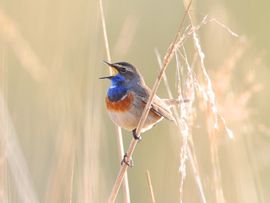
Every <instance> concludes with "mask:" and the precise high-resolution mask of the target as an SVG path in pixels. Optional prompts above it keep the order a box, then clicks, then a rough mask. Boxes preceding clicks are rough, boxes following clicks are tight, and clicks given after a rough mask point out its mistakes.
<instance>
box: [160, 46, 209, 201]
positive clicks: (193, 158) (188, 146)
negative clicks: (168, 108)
mask: <svg viewBox="0 0 270 203" xmlns="http://www.w3.org/2000/svg"><path fill="white" fill-rule="evenodd" d="M156 56H157V60H158V63H159V66H160V68H162V64H161V58H160V54H159V52H158V51H157V50H156ZM175 56H176V62H177V63H176V64H177V70H178V77H179V78H180V75H181V74H180V67H179V66H180V64H179V63H180V62H179V59H178V56H177V54H175ZM185 60H187V58H186V57H185ZM186 63H187V61H186ZM187 67H188V69H190V67H189V64H187ZM189 72H191V71H190V70H189ZM163 80H164V84H165V87H166V90H167V93H168V95H169V98H170V99H173V96H172V91H171V88H170V86H169V83H168V79H167V76H166V74H164V77H163ZM181 82H182V81H180V80H179V81H178V83H179V85H178V86H179V89H182V86H181ZM192 89H193V88H192ZM192 91H193V90H192ZM181 92H182V91H181V90H179V91H178V93H179V96H180V98H181V100H182V101H184V98H183V96H182V93H181ZM192 99H193V98H192ZM190 102H191V101H190ZM190 105H191V104H190ZM184 108H185V107H184ZM173 113H174V116H175V118H176V122H177V126H178V129H179V131H180V132H181V134H184V132H182V130H181V129H182V128H181V125H183V124H181V119H180V116H179V114H178V110H177V108H176V107H174V108H173ZM187 116H188V115H187ZM182 120H183V119H182ZM182 122H185V121H182ZM189 131H190V130H189ZM189 133H191V132H189ZM186 138H187V137H186ZM186 138H185V137H183V139H186ZM188 141H189V143H188ZM184 144H185V145H184ZM184 144H183V147H182V149H185V150H182V151H183V154H182V155H183V156H182V158H181V159H182V160H181V166H180V172H181V174H182V179H181V182H180V202H182V200H183V184H184V179H185V176H186V171H185V168H186V167H185V162H186V158H188V160H189V161H190V164H191V169H192V172H193V176H194V180H195V183H196V185H197V188H198V192H199V196H200V200H201V202H202V203H206V202H207V201H206V197H205V194H204V190H203V186H202V182H201V178H200V175H199V170H198V165H197V164H196V156H195V154H192V151H191V147H193V144H192V142H191V139H188V140H186V142H185V143H184ZM184 157H186V158H184Z"/></svg>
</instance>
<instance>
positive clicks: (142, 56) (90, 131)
mask: <svg viewBox="0 0 270 203" xmlns="http://www.w3.org/2000/svg"><path fill="white" fill-rule="evenodd" d="M0 2H1V3H0V91H1V92H0V93H1V95H2V96H3V97H4V102H3V103H1V102H0V103H1V115H2V116H3V118H5V116H7V114H5V110H8V115H9V116H10V118H11V121H7V120H5V122H11V123H12V124H13V125H14V129H15V132H16V134H14V135H13V136H15V138H16V139H18V146H19V147H20V148H21V151H22V154H21V155H22V158H23V160H24V159H25V162H26V165H27V167H26V168H28V169H29V179H30V182H32V186H33V188H32V189H33V192H34V194H36V196H37V198H38V200H39V202H57V203H60V202H80V203H81V202H106V201H107V198H108V196H109V194H110V191H111V188H112V186H113V184H114V181H115V178H116V175H117V173H118V170H119V163H120V161H119V159H118V155H117V154H118V153H117V144H116V136H115V132H114V126H113V123H112V122H111V121H110V120H109V118H108V116H107V114H106V112H105V105H104V97H105V94H106V89H107V87H108V86H109V84H108V82H104V81H99V80H98V77H100V76H103V75H107V74H108V70H107V67H106V66H104V65H103V64H102V63H101V61H102V60H103V59H105V58H106V55H105V48H104V41H103V36H102V27H101V19H100V12H99V5H98V1H94V0H91V1H86V0H77V1H74V0H73V1H71V0H54V1H52V0H38V1H33V0H24V1H13V0H1V1H0ZM193 3H194V4H195V6H194V7H193V10H192V12H194V13H195V14H196V16H197V23H199V22H200V21H201V20H202V18H203V17H204V16H205V15H209V17H211V18H215V19H217V20H218V21H220V22H222V23H224V24H225V25H226V26H228V27H229V28H231V29H232V30H233V31H234V32H236V33H238V34H239V35H240V38H239V39H236V38H234V37H232V36H231V35H230V34H229V33H228V32H226V31H225V30H224V29H222V28H221V27H220V26H218V25H216V24H214V23H209V24H206V25H204V26H203V27H202V28H201V29H200V31H199V32H198V33H199V36H200V39H201V42H202V47H203V49H204V51H205V54H206V66H207V68H208V71H209V73H210V76H211V79H212V80H213V84H214V87H215V88H216V89H215V91H216V93H217V101H218V103H219V107H220V109H221V113H222V114H223V115H224V118H225V120H226V121H227V123H228V125H229V127H231V129H232V130H233V131H234V133H235V139H234V140H229V139H228V138H226V136H225V135H221V136H220V137H219V138H218V141H217V143H218V156H219V163H220V165H219V167H220V173H221V180H222V183H221V185H222V188H223V193H224V197H225V200H226V202H230V203H234V202H235V203H236V202H241V203H243V202H252V203H256V202H270V195H269V192H268V190H269V187H270V174H269V171H270V170H269V169H270V158H269V152H270V129H269V127H268V126H269V124H270V123H269V114H270V110H269V108H268V104H269V97H270V95H269V91H268V89H267V86H268V85H269V78H268V77H269V74H270V71H269V64H270V60H269V58H270V55H269V53H270V42H269V39H268V38H269V35H270V28H269V26H267V25H266V24H267V22H268V20H269V19H270V16H269V15H270V14H269V12H268V11H267V9H268V8H269V4H270V3H269V2H268V1H259V2H255V1H254V2H253V1H243V0H240V1H224V0H223V1H204V2H199V1H194V2H193ZM104 7H105V17H106V24H107V29H108V38H109V43H110V47H111V53H112V59H113V61H129V62H131V63H133V64H134V65H136V66H137V67H138V68H139V69H140V71H141V73H142V74H143V75H144V77H145V80H146V81H147V84H148V85H149V86H150V87H151V86H152V84H153V82H154V80H155V77H156V76H157V73H158V63H157V59H156V57H155V53H154V49H155V48H157V49H158V50H159V51H160V52H161V53H162V55H163V54H164V53H165V52H166V50H167V48H168V46H169V44H170V43H171V41H172V39H173V37H174V35H175V33H176V31H177V28H178V25H179V22H180V19H181V18H182V17H183V4H182V2H181V1H171V2H164V1H154V0H151V1H142V0H139V1H104ZM187 24H188V21H187V23H186V25H187ZM14 30H15V31H14ZM14 33H15V34H14ZM29 50H32V51H30V52H29ZM239 50H240V51H241V54H240V56H239V57H238V58H237V60H236V61H235V63H234V64H233V68H232V69H230V71H229V72H225V73H224V72H222V70H223V69H222V68H224V67H225V68H226V65H228V64H227V62H228V61H231V60H232V61H233V59H234V58H235V56H236V54H237V53H238V51H239ZM187 53H188V54H189V55H188V58H189V60H190V62H191V61H192V57H193V55H194V50H193V46H192V43H191V42H187ZM229 65H231V64H230V63H229ZM168 77H169V78H170V84H171V87H172V89H174V87H175V67H174V65H173V63H172V65H170V67H169V68H168ZM224 77H225V78H226V77H229V78H231V80H230V82H229V83H228V84H227V83H226V84H227V86H226V87H223V86H222V84H220V83H222V79H224ZM219 85H220V86H219ZM256 88H257V89H256ZM173 92H174V94H175V96H177V95H176V90H173ZM158 94H159V95H160V96H161V97H167V94H166V91H165V88H164V86H163V85H161V87H160V89H159V91H158ZM198 105H199V104H198ZM197 114H198V115H197V116H198V119H196V121H195V123H194V128H193V129H192V131H193V133H192V134H193V139H194V145H195V152H196V154H197V159H198V163H199V169H200V173H201V174H200V175H201V179H202V182H203V186H204V190H205V194H206V197H207V199H208V202H215V195H214V191H215V190H214V187H215V184H213V180H212V179H213V177H212V173H213V168H212V165H211V161H210V157H211V153H210V150H209V145H210V144H209V143H210V141H209V139H208V134H207V129H205V123H206V121H205V116H204V115H203V114H202V113H200V112H198V113H197ZM1 121H2V124H1V123H0V130H1V131H0V133H1V134H0V136H2V139H0V140H1V142H0V144H1V145H0V146H1V148H0V172H1V175H0V202H5V201H6V202H10V203H16V202H23V200H22V199H21V195H20V194H21V193H24V192H26V191H27V190H28V189H29V190H31V188H26V186H24V185H21V184H19V183H20V180H19V181H16V178H15V177H14V176H15V175H14V173H15V174H19V172H18V171H17V173H16V170H20V168H19V169H16V168H15V172H14V171H13V169H14V168H13V169H12V167H13V166H12V165H10V160H9V158H10V156H9V154H7V153H8V150H6V146H7V144H6V140H5V133H6V134H8V133H11V132H12V131H11V130H10V129H9V125H8V124H5V122H4V121H3V120H1ZM1 125H2V126H1ZM175 132H176V128H175V126H174V125H173V124H172V123H169V122H168V121H163V122H161V123H160V124H159V125H158V126H156V127H155V128H153V129H152V130H151V131H148V132H146V133H145V134H144V135H143V141H142V142H141V143H139V144H138V146H137V148H136V151H135V154H134V157H133V160H134V163H135V167H133V168H131V169H129V171H128V175H129V183H130V193H131V202H150V193H149V190H148V186H147V181H146V175H145V172H146V170H147V169H148V170H149V171H150V173H151V177H152V182H153V187H154V192H155V195H156V200H157V202H170V203H173V202H179V183H180V174H179V172H178V169H179V163H180V147H181V138H180V137H179V135H177V134H176V133H175ZM8 139H9V138H8ZM8 139H7V140H8ZM130 140H131V136H130V133H129V132H124V143H125V147H126V148H127V147H128V143H129V142H130ZM12 146H13V145H12ZM13 147H15V148H16V145H14V146H13ZM11 149H12V148H11ZM11 151H12V150H11ZM14 156H15V158H16V153H15V150H14ZM17 158H18V160H19V159H20V157H17ZM14 161H16V159H15V160H14ZM22 168H24V166H22ZM122 196H123V194H122V192H121V191H120V193H119V197H118V200H117V202H123V197H122ZM29 202H30V201H29ZM184 202H199V196H198V192H197V188H196V186H195V184H194V177H193V175H192V173H191V170H190V165H189V163H187V178H186V181H185V184H184Z"/></svg>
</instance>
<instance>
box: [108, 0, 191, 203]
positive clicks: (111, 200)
mask: <svg viewBox="0 0 270 203" xmlns="http://www.w3.org/2000/svg"><path fill="white" fill-rule="evenodd" d="M191 2H192V1H190V3H189V5H188V7H187V9H186V11H185V13H184V16H183V18H182V21H181V22H180V25H179V27H178V31H177V33H176V35H175V38H174V40H173V42H172V43H171V45H170V46H169V49H168V51H167V53H166V55H165V56H164V59H163V67H162V69H161V70H160V72H159V75H158V77H157V79H156V81H155V83H154V85H153V88H152V91H151V94H150V96H149V99H148V102H147V104H146V105H145V108H144V110H143V113H142V116H141V118H140V121H139V123H138V126H137V128H136V134H137V135H138V136H140V134H141V130H142V127H143V125H144V122H145V120H146V118H147V116H148V113H149V111H150V106H151V103H152V101H153V98H154V96H155V94H156V92H157V89H158V87H159V84H160V82H161V80H162V77H163V74H164V73H165V70H166V69H167V67H168V64H169V62H170V61H171V58H172V57H173V54H174V51H175V49H176V48H177V42H178V40H179V38H180V36H181V29H182V27H183V24H184V21H185V18H186V16H187V13H188V10H189V8H190V5H191ZM137 142H138V140H136V139H132V141H131V143H130V145H129V148H128V150H127V157H126V158H127V161H129V160H130V158H131V156H132V155H133V152H134V150H135V148H136V145H137ZM127 168H128V166H127V165H126V164H123V165H122V166H121V168H120V170H119V173H118V176H117V178H116V181H115V184H114V186H113V189H112V192H111V194H110V197H109V200H108V202H109V203H114V202H115V200H116V197H117V194H118V191H119V188H120V186H121V184H122V181H123V177H124V175H125V173H126V171H127Z"/></svg>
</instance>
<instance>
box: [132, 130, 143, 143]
mask: <svg viewBox="0 0 270 203" xmlns="http://www.w3.org/2000/svg"><path fill="white" fill-rule="evenodd" d="M132 135H133V138H134V139H135V140H138V141H141V140H142V137H141V136H138V135H137V133H136V129H134V130H132Z"/></svg>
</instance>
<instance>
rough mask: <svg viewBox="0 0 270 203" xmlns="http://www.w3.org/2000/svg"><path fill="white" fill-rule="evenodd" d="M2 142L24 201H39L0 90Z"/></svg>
mask: <svg viewBox="0 0 270 203" xmlns="http://www.w3.org/2000/svg"><path fill="white" fill-rule="evenodd" d="M0 142H1V143H2V144H4V145H5V146H6V147H5V148H4V149H5V152H4V153H5V158H6V160H7V163H8V165H9V168H10V170H11V174H12V177H13V178H14V182H15V186H16V189H17V192H18V194H19V197H20V202H22V203H38V202H39V200H38V197H37V194H36V192H35V190H34V187H33V183H32V180H31V176H30V172H29V169H28V167H27V162H26V160H25V158H24V155H23V152H22V150H21V148H20V145H19V142H18V140H17V135H16V131H15V128H14V125H13V122H12V120H11V116H10V113H9V111H8V108H7V105H6V103H5V99H4V97H3V94H2V91H0Z"/></svg>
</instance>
